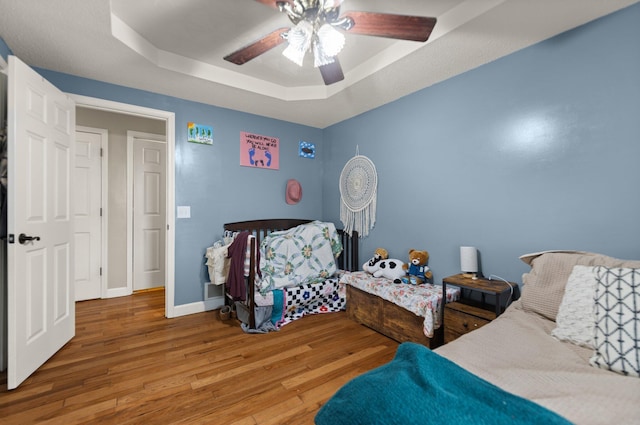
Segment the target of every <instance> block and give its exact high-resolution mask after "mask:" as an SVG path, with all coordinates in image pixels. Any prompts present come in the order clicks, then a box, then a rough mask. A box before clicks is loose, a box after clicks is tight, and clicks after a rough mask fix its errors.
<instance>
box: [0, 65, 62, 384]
mask: <svg viewBox="0 0 640 425" xmlns="http://www.w3.org/2000/svg"><path fill="white" fill-rule="evenodd" d="M8 75H9V84H8V94H9V97H8V105H9V106H8V125H9V140H8V145H7V147H8V160H9V162H8V170H9V172H8V210H7V212H8V234H9V239H10V240H9V244H8V252H7V256H8V265H7V272H8V288H7V295H8V296H7V298H8V300H7V301H8V306H7V307H8V316H7V326H8V330H7V331H8V332H7V333H8V347H7V349H8V365H7V366H8V367H7V387H8V388H9V389H14V388H16V387H17V386H18V385H19V384H20V383H21V382H22V381H24V380H25V379H26V378H27V377H28V376H29V375H31V373H33V372H34V371H35V370H36V369H37V368H38V367H40V366H41V365H42V364H43V363H44V362H45V361H47V360H48V359H49V358H50V357H51V356H52V355H53V354H54V353H55V352H56V351H58V350H59V349H60V348H61V347H62V346H63V345H64V344H65V343H67V341H69V340H70V339H71V338H72V337H73V336H74V334H75V303H74V288H73V281H74V278H73V273H74V270H73V266H72V264H71V263H72V261H73V214H72V208H73V192H72V186H71V173H72V170H73V165H72V164H73V149H74V146H73V140H74V129H75V104H74V102H73V100H71V99H70V98H69V97H68V96H66V95H65V94H64V93H62V92H61V91H59V90H58V89H57V88H56V87H54V86H53V85H51V83H49V82H48V81H46V80H45V79H44V78H42V77H41V76H40V75H38V74H37V73H36V72H35V71H33V70H32V69H31V68H29V67H28V66H27V65H25V64H24V63H23V62H21V61H20V60H19V59H17V58H16V57H14V56H9V74H8ZM11 235H13V243H12V242H11V239H12V238H11Z"/></svg>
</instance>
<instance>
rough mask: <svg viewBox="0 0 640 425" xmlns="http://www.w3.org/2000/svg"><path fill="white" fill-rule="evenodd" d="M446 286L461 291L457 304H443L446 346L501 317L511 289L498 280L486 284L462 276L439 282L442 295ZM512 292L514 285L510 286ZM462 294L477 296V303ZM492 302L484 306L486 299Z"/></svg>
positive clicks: (507, 284) (483, 279)
mask: <svg viewBox="0 0 640 425" xmlns="http://www.w3.org/2000/svg"><path fill="white" fill-rule="evenodd" d="M447 285H453V286H457V287H459V288H460V289H461V290H462V293H461V294H460V300H458V301H456V302H453V303H448V304H445V308H444V309H443V312H442V313H443V317H442V323H443V325H444V342H445V344H446V343H448V342H451V341H453V340H454V339H456V338H458V337H460V336H462V335H464V334H466V333H468V332H471V331H472V330H474V329H478V328H479V327H482V326H484V325H486V324H487V323H489V322H491V321H492V320H493V319H495V318H496V317H498V316H499V315H500V314H501V313H502V306H503V305H505V304H506V303H507V302H508V301H509V300H510V298H511V295H512V288H511V286H510V284H509V283H507V282H504V281H501V280H489V279H485V278H482V277H479V278H477V279H472V278H471V277H469V276H467V275H464V274H457V275H453V276H449V277H445V278H444V279H442V293H443V294H444V293H446V292H445V291H446V290H447ZM511 285H513V287H514V288H515V285H516V284H515V283H511ZM465 292H477V293H479V294H480V297H481V299H480V300H474V299H471V298H470V297H469V296H467V297H465ZM487 295H489V296H490V297H492V298H493V302H494V304H493V305H489V304H487V300H486V296H487Z"/></svg>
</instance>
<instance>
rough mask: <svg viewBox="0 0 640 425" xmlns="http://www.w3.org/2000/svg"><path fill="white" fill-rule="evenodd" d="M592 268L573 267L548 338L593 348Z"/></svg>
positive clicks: (594, 292)
mask: <svg viewBox="0 0 640 425" xmlns="http://www.w3.org/2000/svg"><path fill="white" fill-rule="evenodd" d="M597 282H598V281H597V280H596V275H595V272H594V267H593V266H574V267H573V270H572V271H571V274H570V275H569V279H568V280H567V285H566V287H565V291H564V296H563V297H562V301H561V302H560V308H559V309H558V315H557V316H556V328H555V329H554V330H552V331H551V335H552V336H554V337H555V338H557V339H559V340H561V341H569V342H572V343H574V344H578V345H581V346H583V347H588V348H594V344H593V334H594V332H595V310H594V307H595V306H594V298H595V295H596V285H597Z"/></svg>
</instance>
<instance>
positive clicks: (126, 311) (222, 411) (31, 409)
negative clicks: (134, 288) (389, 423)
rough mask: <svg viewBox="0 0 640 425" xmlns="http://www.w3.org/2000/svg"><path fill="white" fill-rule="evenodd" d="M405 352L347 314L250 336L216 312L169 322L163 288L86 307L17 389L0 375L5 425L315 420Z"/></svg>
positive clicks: (318, 317)
mask: <svg viewBox="0 0 640 425" xmlns="http://www.w3.org/2000/svg"><path fill="white" fill-rule="evenodd" d="M397 346H398V343H397V342H395V341H393V340H391V339H389V338H387V337H385V336H383V335H381V334H378V333H376V332H374V331H372V330H370V329H368V328H366V327H364V326H361V325H358V324H356V323H355V322H352V321H350V320H349V319H347V317H346V314H345V313H344V312H341V313H331V314H323V315H315V316H308V317H305V318H303V319H301V320H297V321H295V322H293V323H291V324H288V325H286V326H284V327H283V328H282V329H281V330H280V331H279V332H271V333H268V334H246V333H244V332H242V330H241V329H240V325H239V322H238V321H236V320H230V321H226V322H223V321H221V320H220V319H219V316H218V311H212V312H206V313H199V314H193V315H189V316H184V317H179V318H175V319H166V318H165V317H164V292H163V291H152V292H144V293H140V294H135V295H133V296H130V297H122V298H112V299H108V300H92V301H84V302H80V303H77V305H76V336H75V337H74V338H73V339H72V340H71V341H70V342H69V343H68V344H67V345H66V346H65V347H63V348H62V349H61V350H60V351H59V352H58V353H56V355H55V356H54V357H52V358H51V359H50V360H49V361H48V362H47V363H45V364H44V365H43V366H42V367H40V369H38V370H37V371H36V372H35V373H34V374H33V375H32V376H31V377H30V378H28V379H27V380H26V381H25V382H24V383H23V384H22V385H21V386H20V387H19V388H18V389H15V390H12V391H8V390H7V386H6V375H1V376H0V423H2V424H20V425H24V424H45V423H46V424H64V425H71V424H86V423H104V424H142V423H144V424H237V425H245V424H296V425H297V424H312V423H313V417H314V416H315V414H316V412H317V411H318V409H319V408H320V406H321V405H322V404H323V403H324V402H325V401H326V400H327V399H328V398H329V397H331V395H332V394H333V393H335V391H336V390H337V389H338V388H340V387H341V386H342V385H343V384H344V383H345V382H347V381H348V380H349V379H351V378H353V377H355V376H357V375H359V374H361V373H363V372H365V371H367V370H370V369H372V368H374V367H377V366H379V365H381V364H384V363H386V362H388V361H389V360H391V358H392V357H393V355H394V354H395V351H396V348H397Z"/></svg>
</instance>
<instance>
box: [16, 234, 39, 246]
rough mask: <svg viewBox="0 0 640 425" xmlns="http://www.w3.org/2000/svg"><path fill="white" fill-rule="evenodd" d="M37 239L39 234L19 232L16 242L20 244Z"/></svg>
mask: <svg viewBox="0 0 640 425" xmlns="http://www.w3.org/2000/svg"><path fill="white" fill-rule="evenodd" d="M39 240H40V236H27V235H25V234H24V233H20V235H19V236H18V242H20V243H21V244H22V245H24V244H25V243H26V242H30V241H39Z"/></svg>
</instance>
